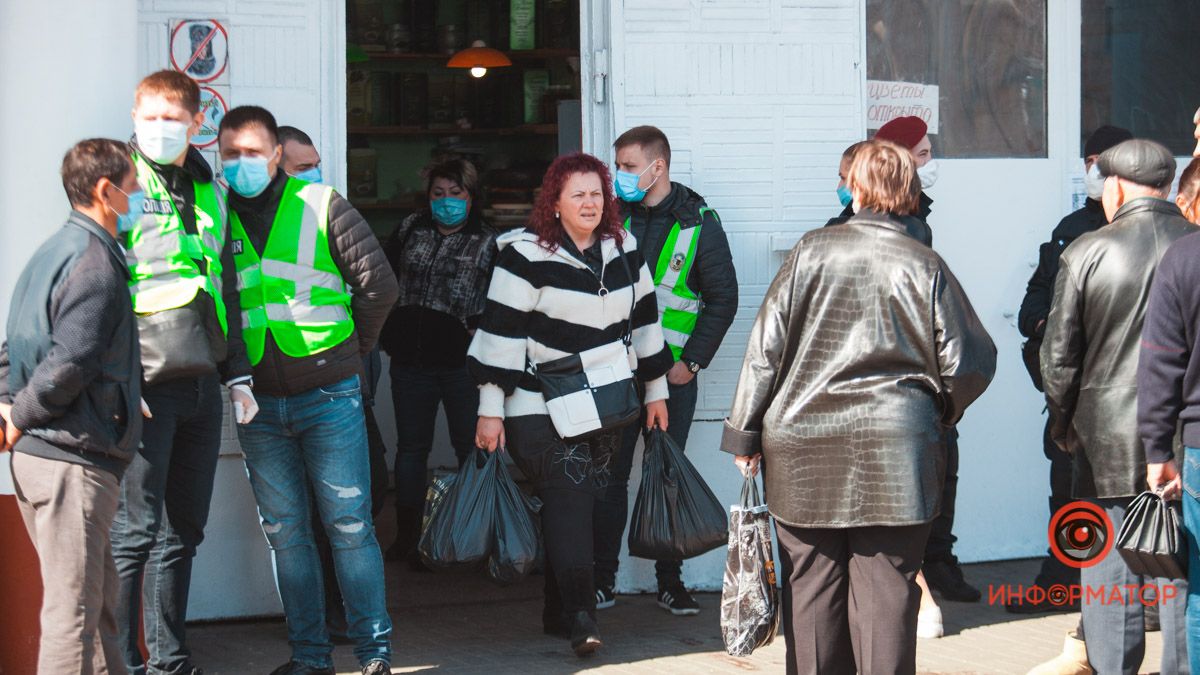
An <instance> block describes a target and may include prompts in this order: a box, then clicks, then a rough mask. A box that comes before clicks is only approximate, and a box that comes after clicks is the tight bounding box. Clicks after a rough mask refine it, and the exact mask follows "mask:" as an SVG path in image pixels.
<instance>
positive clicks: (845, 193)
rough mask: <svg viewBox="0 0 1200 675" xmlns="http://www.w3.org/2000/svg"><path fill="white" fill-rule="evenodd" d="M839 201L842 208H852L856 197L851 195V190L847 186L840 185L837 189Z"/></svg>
mask: <svg viewBox="0 0 1200 675" xmlns="http://www.w3.org/2000/svg"><path fill="white" fill-rule="evenodd" d="M837 195H838V201H839V202H841V203H842V206H850V205H851V204H853V203H854V195H852V194H850V188H849V187H847V186H845V185H839V186H838V189H837Z"/></svg>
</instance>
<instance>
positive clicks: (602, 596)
mask: <svg viewBox="0 0 1200 675" xmlns="http://www.w3.org/2000/svg"><path fill="white" fill-rule="evenodd" d="M615 604H617V596H616V594H615V593H613V589H611V588H609V587H608V586H597V587H596V609H608V608H609V607H612V606H613V605H615Z"/></svg>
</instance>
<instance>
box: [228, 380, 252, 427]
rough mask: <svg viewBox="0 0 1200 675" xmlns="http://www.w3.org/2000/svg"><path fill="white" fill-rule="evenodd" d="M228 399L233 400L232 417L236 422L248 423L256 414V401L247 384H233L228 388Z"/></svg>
mask: <svg viewBox="0 0 1200 675" xmlns="http://www.w3.org/2000/svg"><path fill="white" fill-rule="evenodd" d="M229 400H230V401H231V402H233V419H234V421H236V422H237V423H238V424H249V423H250V420H253V419H254V416H255V415H257V414H258V401H256V400H254V392H252V391H250V387H249V385H245V384H235V385H233V386H232V387H230V388H229Z"/></svg>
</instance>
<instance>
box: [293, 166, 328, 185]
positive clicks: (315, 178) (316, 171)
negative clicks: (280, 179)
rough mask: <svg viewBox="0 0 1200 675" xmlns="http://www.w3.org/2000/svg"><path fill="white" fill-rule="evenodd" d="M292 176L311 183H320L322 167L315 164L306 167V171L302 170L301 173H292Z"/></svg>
mask: <svg viewBox="0 0 1200 675" xmlns="http://www.w3.org/2000/svg"><path fill="white" fill-rule="evenodd" d="M292 178H296V179H299V180H303V181H308V182H309V183H320V182H321V167H319V166H314V167H313V168H311V169H306V170H304V171H301V172H300V173H294V174H292Z"/></svg>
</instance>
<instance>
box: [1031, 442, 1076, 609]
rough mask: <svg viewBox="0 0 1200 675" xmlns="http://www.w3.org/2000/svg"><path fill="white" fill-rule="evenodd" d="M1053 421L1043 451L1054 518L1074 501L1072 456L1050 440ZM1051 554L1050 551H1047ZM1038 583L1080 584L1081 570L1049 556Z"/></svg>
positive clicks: (1043, 564)
mask: <svg viewBox="0 0 1200 675" xmlns="http://www.w3.org/2000/svg"><path fill="white" fill-rule="evenodd" d="M1050 425H1051V421H1050V420H1049V419H1047V420H1046V431H1045V434H1044V435H1043V437H1042V451H1043V452H1044V453H1045V454H1046V459H1048V460H1050V515H1051V516H1053V515H1054V514H1055V512H1057V511H1058V510H1059V509H1061V508H1062V507H1064V506H1066V505H1067V504H1069V503H1071V501H1073V500H1072V499H1071V475H1072V473H1071V472H1072V470H1073V468H1072V465H1071V464H1072V462H1071V456H1070V455H1068V454H1067V453H1066V452H1065V451H1063V450H1061V449H1059V447H1058V446H1057V445H1056V444H1055V443H1054V441H1052V440H1050ZM1047 553H1049V549H1047ZM1036 583H1038V584H1040V585H1042V586H1046V587H1049V586H1053V585H1054V584H1065V585H1070V584H1077V583H1079V569H1078V568H1076V567H1067V566H1066V565H1064V564H1062V562H1061V561H1059V559H1058V558H1056V557H1055V556H1053V555H1047V556H1046V557H1045V559H1043V560H1042V568H1041V570H1039V571H1038V575H1037V580H1036Z"/></svg>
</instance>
